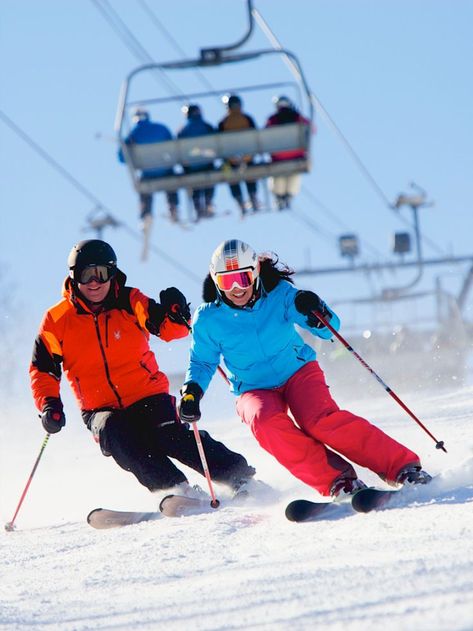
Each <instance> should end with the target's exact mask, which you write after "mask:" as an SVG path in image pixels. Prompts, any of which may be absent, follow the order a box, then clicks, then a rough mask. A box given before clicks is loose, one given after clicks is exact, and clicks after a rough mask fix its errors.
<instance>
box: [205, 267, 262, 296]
mask: <svg viewBox="0 0 473 631" xmlns="http://www.w3.org/2000/svg"><path fill="white" fill-rule="evenodd" d="M257 277H258V275H257V274H255V270H254V269H253V268H252V267H247V268H246V269H239V270H234V271H232V272H222V273H218V274H216V275H215V280H216V284H217V287H218V288H219V289H221V290H222V291H231V290H232V289H233V288H234V287H235V285H236V286H237V287H239V288H240V289H248V287H251V286H252V285H253V283H254V282H255V280H256V279H257Z"/></svg>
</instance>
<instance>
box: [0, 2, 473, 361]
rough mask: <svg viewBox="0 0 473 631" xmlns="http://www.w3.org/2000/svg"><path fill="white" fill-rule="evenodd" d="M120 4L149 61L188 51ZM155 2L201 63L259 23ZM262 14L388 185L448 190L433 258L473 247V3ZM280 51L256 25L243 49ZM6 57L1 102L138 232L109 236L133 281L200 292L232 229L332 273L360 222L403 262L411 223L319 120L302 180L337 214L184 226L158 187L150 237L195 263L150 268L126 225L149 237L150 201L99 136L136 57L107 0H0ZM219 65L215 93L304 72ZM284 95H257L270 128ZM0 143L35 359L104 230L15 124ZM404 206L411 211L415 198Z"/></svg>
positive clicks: (263, 7) (232, 12)
mask: <svg viewBox="0 0 473 631" xmlns="http://www.w3.org/2000/svg"><path fill="white" fill-rule="evenodd" d="M98 4H103V3H101V2H98ZM109 4H110V6H112V7H113V8H114V9H115V10H116V11H117V13H118V14H119V15H120V17H121V18H122V20H123V21H124V22H125V23H126V24H127V26H128V27H129V28H130V29H131V31H132V32H133V34H134V35H135V36H136V37H137V38H138V40H139V42H140V43H141V44H142V46H144V47H145V48H146V50H147V51H148V53H149V54H150V55H151V57H153V58H154V59H155V60H157V61H167V60H174V59H177V58H179V54H178V52H177V51H176V50H175V49H174V48H173V47H172V45H171V43H170V42H169V41H168V40H167V39H166V38H165V37H163V35H162V33H161V32H160V31H159V30H158V29H157V28H156V26H155V24H153V22H152V20H151V19H150V17H149V15H148V14H147V13H146V12H145V10H144V8H143V4H142V3H140V2H139V0H136V1H135V0H109ZM146 4H147V6H148V7H149V8H150V9H151V10H152V11H153V12H154V13H155V14H156V16H157V17H158V18H159V20H160V21H161V23H162V24H163V25H164V26H165V27H166V29H168V30H169V32H170V33H171V34H172V36H173V38H174V39H175V40H176V41H177V42H178V43H179V46H180V47H181V48H182V49H184V51H185V52H186V55H187V56H188V57H194V56H196V55H197V51H198V50H199V49H200V48H201V47H206V46H211V45H224V44H229V43H233V42H234V41H236V40H237V39H239V38H240V36H241V35H242V34H243V32H244V30H245V29H246V14H245V12H246V3H245V2H243V1H242V0H174V1H173V2H168V1H163V0H160V1H158V0H147V3H146ZM255 7H256V8H257V9H258V10H259V11H260V12H261V14H262V16H263V17H264V18H265V19H266V21H267V22H268V24H269V25H270V27H271V28H272V29H273V31H274V32H275V34H276V35H277V37H278V38H279V40H280V41H281V43H282V44H283V45H284V46H285V47H286V48H288V49H290V50H292V51H294V52H295V53H296V54H297V55H298V57H299V59H300V61H301V63H302V66H303V68H304V71H305V73H306V75H307V79H308V82H309V84H310V87H311V89H312V91H313V92H314V93H315V95H316V96H317V98H318V99H319V100H320V102H321V103H322V104H323V106H324V108H325V109H326V111H327V112H328V113H329V115H330V117H331V118H332V119H333V121H334V122H335V123H336V125H337V126H338V128H339V129H340V130H341V131H342V132H343V134H344V135H345V136H346V138H347V139H348V141H349V142H350V144H351V145H352V147H353V148H354V150H355V151H356V153H357V155H358V156H359V158H360V159H361V160H362V161H363V163H364V164H365V166H366V167H367V169H368V171H369V173H370V174H371V176H372V177H373V178H374V180H375V181H376V183H377V185H378V186H379V187H380V188H381V190H382V191H383V193H384V194H385V195H386V196H387V197H388V198H389V199H392V200H394V198H395V197H396V195H397V194H398V193H399V192H400V191H401V190H408V184H409V182H410V181H412V180H414V181H415V182H417V183H418V184H419V185H421V186H422V187H423V188H425V189H426V190H427V191H428V194H429V197H430V198H432V199H433V200H434V201H435V205H434V206H433V207H432V208H428V209H425V210H422V211H421V222H422V226H423V227H424V229H425V234H426V236H427V237H428V238H429V240H430V243H432V244H436V246H437V249H434V248H432V247H431V246H430V245H429V244H426V245H425V252H426V255H428V256H435V255H438V254H439V253H440V252H447V251H448V252H453V253H455V254H470V253H472V252H473V246H472V237H471V234H472V227H473V222H472V219H471V214H472V213H471V203H472V199H473V178H472V168H471V167H472V162H473V160H472V157H471V156H472V141H473V133H472V128H473V122H472V121H473V117H472V111H473V103H472V101H473V93H472V84H471V60H472V59H473V40H472V37H471V25H472V23H473V2H471V1H468V0H452V1H448V0H443V1H440V0H430V1H429V2H427V0H382V1H380V0H370V1H368V0H360V1H358V2H353V0H338V1H332V0H292V1H291V2H286V1H282V0H255ZM268 47H270V44H269V42H268V41H267V40H266V38H265V37H264V35H263V33H262V32H261V31H260V30H259V29H258V27H256V28H255V33H254V35H253V37H252V39H251V41H250V42H249V44H247V45H246V49H257V48H268ZM0 65H1V93H0V102H1V107H0V109H1V110H2V111H3V112H4V113H5V114H7V115H8V116H9V117H10V118H11V119H13V121H14V122H15V123H16V124H17V125H18V126H19V127H20V128H21V129H22V130H23V131H25V132H26V133H27V134H28V135H30V136H31V137H32V139H33V140H34V141H35V142H37V143H38V144H39V145H40V146H41V147H42V148H43V149H44V150H45V151H47V152H48V153H49V154H50V155H51V156H52V157H53V158H54V159H55V160H57V161H58V162H59V163H60V164H61V165H62V166H63V167H64V168H65V169H67V170H68V171H69V172H70V173H71V174H72V175H73V176H74V177H75V178H76V179H77V180H78V181H79V182H80V183H81V184H82V185H83V186H85V187H86V188H87V189H89V190H90V191H91V192H92V193H93V194H94V195H95V196H96V197H97V198H99V199H100V200H101V201H102V202H103V203H104V204H105V205H106V206H107V207H108V208H109V209H111V210H112V212H113V214H114V215H115V216H116V218H117V219H119V220H120V221H122V222H124V224H125V225H126V229H119V230H116V231H114V232H109V233H107V234H106V238H107V239H108V240H109V241H111V242H112V244H113V245H114V246H115V248H116V249H117V252H118V253H119V257H120V264H121V266H122V267H123V268H124V269H125V271H127V272H128V274H129V280H130V283H131V284H133V285H135V286H139V287H141V288H142V289H143V290H144V291H147V292H148V293H150V294H153V295H154V294H155V293H156V291H157V290H159V289H161V288H162V287H163V286H168V285H171V284H175V285H178V286H180V287H182V288H183V289H184V290H185V291H186V292H188V293H189V295H190V298H191V299H192V302H193V305H194V306H196V305H197V304H198V302H199V298H200V287H199V283H198V282H196V281H195V278H194V279H192V278H191V276H190V275H189V273H188V271H189V270H191V271H192V272H193V274H194V275H196V276H197V277H199V278H200V277H203V276H204V275H205V273H206V265H207V262H208V258H209V256H210V253H211V252H212V250H213V249H214V248H215V246H216V245H217V244H218V242H219V241H221V240H223V239H225V238H229V237H232V236H239V237H241V238H245V239H246V240H248V241H250V242H251V243H253V244H254V245H255V247H256V248H258V249H260V250H266V249H273V250H275V251H277V252H278V253H279V254H280V255H281V258H283V259H284V260H286V261H287V262H288V263H290V264H292V265H293V266H295V267H301V266H303V265H305V264H306V263H307V262H308V261H310V262H311V264H313V265H316V266H323V265H336V264H339V263H340V258H339V256H338V251H337V247H336V239H337V236H338V234H340V233H341V232H347V231H355V232H357V233H358V234H359V235H360V237H361V238H362V239H363V240H364V241H365V242H366V243H367V244H368V247H367V248H365V249H364V252H363V260H366V261H373V260H380V259H381V258H384V257H386V258H387V259H389V258H391V259H392V255H390V253H389V247H390V246H389V244H390V236H391V234H392V232H393V231H395V230H404V229H405V228H406V226H405V225H404V224H403V223H402V222H401V221H399V220H398V219H397V217H396V216H395V215H394V214H393V213H392V212H391V211H390V210H389V209H388V208H387V207H386V205H385V204H384V203H383V200H382V199H381V197H380V196H379V195H378V193H377V192H376V191H375V190H374V188H373V186H372V185H371V184H370V183H369V182H368V180H367V179H366V178H365V177H364V175H363V174H362V173H361V171H360V169H359V168H358V167H357V165H356V164H355V162H354V161H353V159H352V158H351V157H350V155H349V154H348V152H347V150H346V148H345V146H344V145H343V144H342V143H341V142H340V140H339V138H338V137H337V135H336V134H335V133H334V131H333V130H332V129H331V128H330V127H329V126H328V125H327V124H326V123H325V122H324V120H323V117H321V116H318V117H317V127H318V133H317V135H316V137H315V139H314V151H313V158H314V168H313V172H312V173H311V174H310V175H309V176H306V177H305V179H304V189H305V190H306V191H307V192H308V193H309V195H312V196H315V198H316V200H318V202H321V203H322V204H323V205H325V207H326V208H327V209H328V210H329V211H330V212H329V213H328V212H327V211H326V210H324V209H323V208H322V207H321V206H319V205H317V204H314V202H313V201H312V200H311V198H310V197H309V196H308V195H307V194H305V195H304V194H301V196H300V198H299V199H298V201H297V210H298V211H299V212H300V213H303V215H304V216H305V217H310V218H311V219H312V220H313V221H314V222H315V223H316V225H317V226H319V227H320V230H319V231H317V230H314V229H310V228H309V227H308V225H307V223H304V221H302V220H301V216H300V215H299V218H297V217H295V216H294V217H289V216H286V217H284V218H281V217H273V216H272V215H265V216H264V217H261V218H254V219H249V220H248V221H247V222H245V223H244V224H242V223H241V222H238V220H237V219H236V215H235V217H230V218H228V219H224V218H222V219H218V220H215V221H214V222H212V225H210V224H209V223H207V224H205V225H202V226H198V227H196V228H195V229H194V230H193V231H192V232H188V233H185V232H184V231H183V230H181V229H179V228H176V227H173V226H171V225H170V224H168V222H167V221H166V220H165V219H163V218H162V217H160V215H161V214H162V213H163V212H164V204H163V200H162V196H159V197H157V198H156V200H155V214H156V217H157V219H156V225H155V229H154V233H153V244H154V245H155V246H156V247H157V248H160V249H161V250H162V251H163V252H164V253H166V254H167V255H170V256H172V257H174V259H176V260H178V261H180V262H181V263H182V266H183V269H182V270H181V271H179V270H177V269H176V268H175V267H173V266H170V265H168V264H167V263H166V262H165V261H164V260H163V258H162V257H161V256H159V255H157V254H153V255H152V256H151V258H150V260H149V261H148V262H147V263H145V264H144V263H141V262H140V261H139V243H138V242H137V241H135V240H134V238H133V236H132V235H131V234H130V231H136V232H137V230H138V221H137V208H136V207H137V204H136V195H135V193H134V191H133V190H132V187H131V183H130V181H129V179H128V176H127V173H126V170H125V168H124V167H123V166H122V165H120V164H119V163H118V162H117V160H116V147H115V145H114V144H113V142H111V141H109V140H107V139H102V140H98V139H97V138H96V134H97V133H98V132H99V133H101V134H103V135H104V136H105V137H108V136H111V135H112V134H113V125H114V117H115V112H116V106H117V100H118V94H119V89H120V85H121V82H122V81H123V79H124V77H125V76H126V75H127V73H128V72H130V71H131V70H132V69H133V68H134V67H136V66H137V65H140V62H139V61H138V60H137V59H136V58H135V57H134V56H133V55H132V54H131V53H130V51H129V50H128V49H127V48H126V47H125V45H124V44H123V42H122V41H121V40H120V39H119V38H118V37H117V35H116V33H114V32H113V31H112V29H111V28H110V26H109V24H107V23H106V21H105V20H104V18H103V16H102V15H101V14H100V12H99V11H98V10H97V6H96V4H95V3H94V2H91V1H88V0H67V1H64V0H42V1H41V2H36V1H35V0H1V2H0ZM206 76H207V77H208V80H209V81H210V82H211V83H212V85H214V86H215V87H218V88H220V87H223V86H242V85H254V84H258V83H260V82H261V81H272V80H274V81H291V80H292V77H291V75H290V74H289V72H288V70H287V69H286V67H285V66H284V65H283V64H282V62H280V61H272V62H261V63H258V62H255V63H253V64H244V65H241V66H229V67H226V68H225V69H224V70H220V71H215V72H214V74H212V73H211V72H210V73H209V74H207V75H206ZM170 77H171V78H172V80H173V81H174V82H175V83H176V84H177V85H178V87H179V89H180V90H181V91H182V92H187V91H192V90H202V89H203V86H202V84H201V83H200V82H199V81H198V79H197V78H196V77H195V76H190V75H189V74H177V73H173V74H172V75H170ZM148 88H149V90H150V96H155V95H156V96H157V95H165V94H166V91H165V89H164V87H163V86H162V85H160V84H159V83H157V82H155V81H152V82H150V83H149V84H148ZM271 96H272V94H271V93H268V92H264V93H262V94H258V92H255V93H252V94H251V95H248V96H247V97H246V98H245V106H246V109H247V111H248V112H249V113H251V114H252V115H254V117H255V118H256V120H257V123H258V124H259V125H262V124H264V121H265V119H266V117H267V115H268V114H269V113H270V112H271V110H272V105H271ZM201 103H202V105H203V107H204V111H205V114H206V116H207V118H208V119H209V120H210V121H211V122H217V121H218V119H219V118H220V117H221V116H222V115H223V107H222V105H221V104H220V102H219V101H218V100H217V99H209V100H203V101H201ZM162 115H163V116H162V120H164V122H166V123H167V124H168V125H169V126H170V128H171V129H172V130H173V131H176V130H177V129H178V128H179V126H180V125H182V123H183V117H182V114H181V112H180V111H179V106H178V104H177V103H176V104H175V107H174V109H173V110H171V109H170V108H168V109H166V110H165V109H163V111H162ZM0 142H1V156H0V159H1V163H0V166H1V169H0V174H1V175H0V177H1V180H2V182H1V193H0V194H1V206H2V215H1V226H2V230H1V243H2V247H1V250H0V263H1V264H2V266H6V267H7V269H8V270H9V272H8V280H9V282H10V283H11V282H12V281H13V287H12V290H13V293H14V295H15V297H16V300H17V301H18V302H19V303H20V304H21V306H22V312H23V317H24V318H25V320H24V329H22V339H23V341H24V343H25V345H26V346H27V348H28V352H29V348H30V346H31V340H32V339H33V337H34V335H35V331H36V327H37V325H38V323H39V320H40V318H41V315H42V313H43V311H44V310H45V309H46V308H47V307H48V306H49V305H50V304H52V303H54V302H55V301H56V300H58V299H59V295H60V294H59V291H60V285H61V281H62V278H63V276H64V275H65V272H66V265H65V260H66V258H67V254H68V252H69V250H70V248H71V246H72V245H73V243H75V242H76V241H78V240H80V239H81V238H86V237H87V236H93V233H87V232H83V231H82V230H83V228H84V226H85V225H86V217H87V215H88V213H89V212H90V211H91V210H92V208H93V203H91V202H90V201H89V200H88V199H87V198H85V197H84V196H83V195H81V194H80V193H79V192H78V191H77V190H75V189H74V188H73V187H72V186H71V185H70V183H68V182H67V181H66V180H65V179H63V178H62V177H61V176H60V175H59V174H58V173H57V172H55V171H54V170H52V168H51V167H50V166H49V165H48V164H47V163H46V162H45V161H44V160H43V159H41V158H40V157H39V156H38V155H37V154H35V153H34V152H33V151H32V150H31V149H30V147H28V146H27V145H26V144H25V143H24V142H23V141H22V140H21V139H20V138H19V137H18V136H17V135H16V134H15V133H13V131H12V130H11V129H10V128H8V127H7V126H5V124H4V123H3V122H1V121H0ZM217 203H218V205H219V207H220V209H221V210H223V209H226V208H230V209H232V210H233V209H234V205H233V202H232V200H231V199H230V198H229V196H228V193H227V191H226V189H225V187H221V188H220V189H219V192H218V196H217ZM182 208H183V211H184V210H185V204H184V203H182ZM402 216H403V217H404V218H405V219H410V215H409V212H408V211H407V209H406V210H404V211H403V212H402ZM396 280H399V281H402V280H403V277H399V278H397V279H396ZM405 280H408V276H406V277H405ZM389 281H390V279H389V278H388V282H389ZM350 283H351V281H350V279H349V278H348V277H344V278H337V279H336V280H332V281H331V284H330V285H326V288H325V290H324V291H325V295H326V296H327V297H328V298H331V299H332V300H333V299H339V298H341V297H342V296H344V295H346V293H347V287H349V286H350ZM2 289H3V284H2ZM327 294H328V295H327Z"/></svg>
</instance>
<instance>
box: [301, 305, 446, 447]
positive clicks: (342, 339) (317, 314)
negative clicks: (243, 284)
mask: <svg viewBox="0 0 473 631" xmlns="http://www.w3.org/2000/svg"><path fill="white" fill-rule="evenodd" d="M312 314H313V315H315V316H316V317H317V318H318V319H319V320H320V322H322V324H323V325H324V326H326V327H327V329H328V330H329V331H330V332H331V333H332V334H333V335H334V336H335V337H336V338H337V340H338V341H339V342H341V343H342V344H343V346H344V347H345V348H346V349H347V350H348V351H350V353H352V355H354V356H355V357H356V359H357V360H358V361H359V362H360V364H362V366H364V367H365V368H366V370H368V371H369V372H370V373H371V374H372V375H373V377H374V378H375V379H376V381H378V383H380V384H381V385H382V386H383V388H384V389H385V390H386V392H387V393H388V394H389V395H390V396H391V397H392V398H393V399H394V400H395V401H396V403H398V404H399V405H400V406H401V407H402V409H403V410H404V411H405V412H407V414H409V416H410V417H411V418H412V419H413V420H414V421H415V422H416V423H417V425H419V426H420V427H421V428H422V429H423V430H424V432H425V433H426V434H428V435H429V436H430V438H432V440H433V441H434V442H435V447H436V449H441V450H442V451H444V452H445V453H447V450H446V449H445V446H444V442H443V440H437V439H436V438H435V436H434V435H433V434H431V433H430V432H429V430H428V429H427V427H425V425H424V424H423V423H422V422H421V421H420V420H419V419H418V418H417V416H416V415H415V414H414V413H413V412H412V411H411V410H410V409H409V408H408V407H407V405H406V404H405V403H403V401H401V399H400V398H399V397H398V396H397V394H396V393H395V392H393V391H392V390H391V388H390V387H389V386H388V385H387V384H385V383H384V381H383V380H382V379H381V377H380V376H379V375H378V374H377V373H375V371H374V370H373V369H372V368H371V366H369V365H368V364H367V363H366V362H365V360H364V359H363V358H362V357H361V356H360V355H359V354H358V353H357V352H356V351H355V350H354V348H353V347H352V346H350V344H349V343H348V342H347V341H346V340H345V338H344V337H342V336H341V335H340V333H339V332H338V331H336V330H335V329H334V328H333V326H332V325H331V324H330V322H328V320H326V319H325V318H324V317H323V316H322V315H320V314H319V313H317V312H316V311H312Z"/></svg>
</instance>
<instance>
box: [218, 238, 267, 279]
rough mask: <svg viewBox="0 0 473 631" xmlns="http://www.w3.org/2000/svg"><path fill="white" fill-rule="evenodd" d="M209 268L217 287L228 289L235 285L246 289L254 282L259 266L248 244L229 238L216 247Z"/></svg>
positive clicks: (256, 257) (256, 256)
mask: <svg viewBox="0 0 473 631" xmlns="http://www.w3.org/2000/svg"><path fill="white" fill-rule="evenodd" d="M209 269H210V275H211V277H212V280H213V281H214V283H215V285H216V287H217V289H221V290H223V291H230V290H231V289H232V288H233V287H234V286H235V285H238V286H239V287H241V289H246V288H247V287H249V286H250V285H253V284H254V283H256V281H257V280H258V277H259V270H260V266H259V261H258V255H257V254H256V252H255V251H254V250H253V248H252V247H251V246H250V245H248V244H247V243H245V242H244V241H239V240H238V239H229V240H228V241H223V242H222V243H221V244H220V245H219V246H218V247H217V248H216V250H215V251H214V253H213V254H212V258H211V260H210V268H209ZM256 284H257V283H256Z"/></svg>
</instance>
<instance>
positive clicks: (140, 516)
mask: <svg viewBox="0 0 473 631" xmlns="http://www.w3.org/2000/svg"><path fill="white" fill-rule="evenodd" d="M161 517H162V515H161V513H160V512H157V511H152V512H139V511H119V510H110V509H108V508H94V510H92V511H90V513H89V514H88V515H87V523H88V524H89V525H90V526H92V528H97V529H98V530H105V529H107V528H119V527H121V526H131V525H132V524H139V523H141V522H143V521H154V520H156V519H160V518H161Z"/></svg>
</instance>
